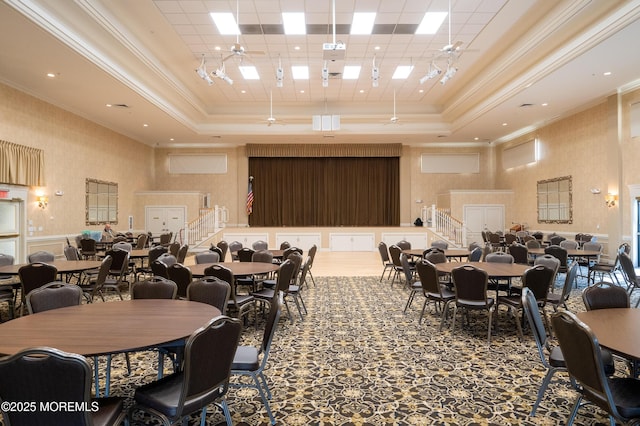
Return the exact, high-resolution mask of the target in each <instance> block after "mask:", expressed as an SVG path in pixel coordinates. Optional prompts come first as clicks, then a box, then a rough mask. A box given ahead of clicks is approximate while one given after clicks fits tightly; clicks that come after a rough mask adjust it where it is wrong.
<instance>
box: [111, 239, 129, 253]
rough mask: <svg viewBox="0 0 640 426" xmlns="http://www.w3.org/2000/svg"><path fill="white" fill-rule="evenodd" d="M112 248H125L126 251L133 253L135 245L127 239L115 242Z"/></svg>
mask: <svg viewBox="0 0 640 426" xmlns="http://www.w3.org/2000/svg"><path fill="white" fill-rule="evenodd" d="M111 248H112V249H114V250H115V249H118V250H124V251H126V252H129V253H131V250H133V246H132V245H131V243H128V242H126V241H120V242H118V243H113V245H112V246H111Z"/></svg>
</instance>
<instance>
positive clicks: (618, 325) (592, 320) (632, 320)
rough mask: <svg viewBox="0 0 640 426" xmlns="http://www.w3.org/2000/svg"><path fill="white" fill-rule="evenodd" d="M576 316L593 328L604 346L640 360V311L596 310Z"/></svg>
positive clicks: (634, 309) (631, 309) (628, 309)
mask: <svg viewBox="0 0 640 426" xmlns="http://www.w3.org/2000/svg"><path fill="white" fill-rule="evenodd" d="M576 316H577V317H578V318H579V319H580V321H582V322H584V323H585V324H587V325H588V326H589V328H591V331H593V332H594V333H595V335H596V337H597V338H598V342H599V343H600V344H601V345H602V346H605V347H607V348H609V349H611V350H612V351H613V352H616V353H618V354H620V355H623V356H627V357H631V358H634V359H635V360H636V361H637V360H640V327H638V324H640V309H636V308H610V309H596V310H593V311H587V312H578V313H576Z"/></svg>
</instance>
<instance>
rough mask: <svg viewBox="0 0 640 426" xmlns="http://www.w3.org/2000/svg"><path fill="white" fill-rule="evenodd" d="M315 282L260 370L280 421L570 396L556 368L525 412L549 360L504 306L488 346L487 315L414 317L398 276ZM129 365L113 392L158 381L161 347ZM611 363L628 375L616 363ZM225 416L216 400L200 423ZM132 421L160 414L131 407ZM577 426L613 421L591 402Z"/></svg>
mask: <svg viewBox="0 0 640 426" xmlns="http://www.w3.org/2000/svg"><path fill="white" fill-rule="evenodd" d="M316 283H317V286H315V287H314V286H313V285H311V286H310V287H307V288H305V289H304V291H303V295H304V300H305V303H306V306H307V309H308V311H309V312H308V314H307V315H306V316H305V317H304V320H302V321H300V319H299V316H298V313H297V310H296V308H295V305H294V304H293V303H292V302H290V303H289V307H290V309H291V314H292V315H293V317H294V321H295V322H293V323H291V322H290V320H289V316H288V314H287V312H286V309H285V310H284V313H283V315H282V317H281V320H280V323H279V327H278V329H277V331H276V336H275V340H274V344H273V346H272V350H271V356H270V359H269V363H268V369H267V371H266V376H267V380H268V382H269V385H270V387H271V390H272V393H273V398H272V400H271V408H272V410H273V413H274V415H275V417H276V420H277V422H278V424H279V425H372V426H378V425H562V424H565V422H566V419H567V417H568V414H569V412H570V409H571V407H572V405H573V402H574V401H575V397H576V393H575V392H574V391H573V390H572V389H571V388H570V386H569V381H568V377H567V375H566V374H562V373H560V374H556V376H555V378H554V380H553V381H552V383H551V385H550V386H549V388H548V390H547V392H546V394H545V397H544V399H543V401H542V403H541V404H540V407H539V409H538V412H537V415H536V417H533V418H531V417H529V415H528V414H529V412H530V411H531V407H532V405H533V403H534V401H535V399H536V394H537V391H538V388H539V386H540V384H541V382H542V378H543V376H544V374H545V369H544V368H543V367H542V365H541V363H540V360H539V358H538V354H537V351H536V347H535V342H534V340H533V337H532V336H531V334H530V330H525V341H524V342H520V341H519V340H518V337H517V332H516V328H515V323H514V320H513V318H511V317H510V316H509V315H507V314H506V310H505V309H504V308H501V309H500V314H499V318H498V329H497V330H494V332H493V336H492V341H491V345H488V344H487V320H486V315H485V314H484V313H477V314H475V315H474V314H473V313H472V315H471V322H470V325H469V326H465V327H461V326H460V321H458V324H457V325H456V329H455V331H454V332H451V331H450V330H449V329H445V330H443V331H442V332H440V331H438V326H439V316H437V315H436V314H434V311H433V309H431V308H429V309H428V312H427V313H426V315H425V320H424V321H423V323H422V324H421V325H419V324H418V317H419V314H420V309H421V308H422V302H423V300H424V299H423V297H422V295H418V296H416V300H415V301H414V303H413V305H412V306H411V307H410V309H409V310H408V311H407V313H406V314H405V313H403V308H404V305H405V303H406V301H407V298H408V294H409V293H408V290H406V289H405V288H403V287H402V286H400V285H398V284H395V285H394V286H393V287H391V286H390V283H389V282H388V281H383V282H382V283H380V282H378V278H377V277H360V278H359V277H329V278H322V277H316ZM583 285H584V283H583ZM555 291H559V289H556V290H555ZM580 291H581V289H576V290H574V291H573V294H572V295H571V299H570V309H571V310H575V311H579V310H584V307H583V306H582V300H581V298H580V294H579V292H580ZM260 320H262V318H260ZM262 329H263V325H262V324H261V325H260V330H259V331H256V330H255V328H254V327H253V325H252V324H251V325H250V326H248V327H246V328H245V331H244V334H243V337H242V343H243V344H255V345H257V344H258V342H259V340H260V339H261V335H262ZM131 363H132V368H133V371H132V373H131V375H130V376H129V375H127V374H126V369H125V363H124V356H123V355H118V356H116V357H115V358H114V369H113V372H112V385H111V392H112V394H114V395H124V396H128V397H131V396H132V395H133V390H134V389H135V387H136V386H139V385H141V384H143V383H145V382H149V381H152V380H155V378H156V368H157V353H155V352H151V351H149V352H141V353H136V354H132V355H131ZM166 364H169V363H168V362H167V363H166ZM616 367H617V369H618V372H617V374H619V375H624V374H625V373H626V371H625V369H624V365H623V364H622V363H621V362H618V363H617V365H616ZM167 373H170V369H169V368H168V369H167ZM103 379H104V378H103ZM103 379H101V380H103ZM236 380H238V379H237V378H233V379H232V381H236ZM227 402H228V404H229V407H230V410H231V413H232V417H233V421H234V424H236V425H268V424H269V418H268V417H267V414H266V411H265V410H264V408H263V406H262V403H261V400H260V398H259V396H258V393H257V392H256V391H255V390H252V389H234V388H232V389H230V390H229V393H228V396H227ZM197 421H198V419H197V418H195V417H194V418H193V419H191V422H190V424H197ZM223 421H224V418H223V417H222V415H221V413H220V412H219V411H218V410H217V409H216V408H215V407H211V408H210V409H209V413H208V416H207V424H209V425H217V424H219V423H221V422H223ZM133 424H157V423H156V422H155V421H154V420H152V419H150V418H146V417H143V416H140V415H136V416H135V417H134V419H133ZM575 424H577V425H600V424H602V425H604V424H608V418H607V417H606V416H605V415H604V414H603V412H602V411H601V410H599V409H596V408H595V407H593V406H586V407H583V408H581V409H580V412H579V414H578V418H577V420H576V423H575Z"/></svg>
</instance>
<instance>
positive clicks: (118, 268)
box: [105, 248, 129, 276]
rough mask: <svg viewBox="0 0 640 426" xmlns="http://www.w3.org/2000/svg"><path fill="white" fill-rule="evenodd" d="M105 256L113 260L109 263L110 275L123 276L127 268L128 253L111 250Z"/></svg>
mask: <svg viewBox="0 0 640 426" xmlns="http://www.w3.org/2000/svg"><path fill="white" fill-rule="evenodd" d="M105 254H106V255H107V256H111V257H112V258H113V262H112V263H111V275H120V276H122V275H124V271H126V270H127V269H128V268H129V252H128V251H126V250H120V249H117V248H115V249H114V248H112V249H111V250H107V252H106V253H105Z"/></svg>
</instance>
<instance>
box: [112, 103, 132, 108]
mask: <svg viewBox="0 0 640 426" xmlns="http://www.w3.org/2000/svg"><path fill="white" fill-rule="evenodd" d="M111 106H112V107H113V108H129V105H127V104H111Z"/></svg>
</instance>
